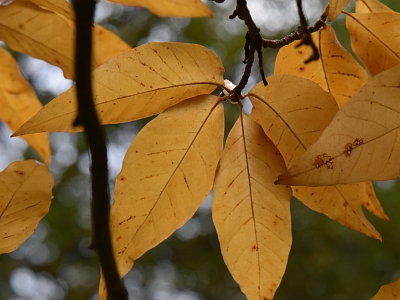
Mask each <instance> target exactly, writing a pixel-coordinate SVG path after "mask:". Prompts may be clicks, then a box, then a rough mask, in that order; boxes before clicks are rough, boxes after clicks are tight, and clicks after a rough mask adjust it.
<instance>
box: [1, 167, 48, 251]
mask: <svg viewBox="0 0 400 300" xmlns="http://www.w3.org/2000/svg"><path fill="white" fill-rule="evenodd" d="M52 187H53V176H52V175H51V173H50V172H49V170H48V169H47V167H46V166H44V165H42V164H38V163H37V162H36V161H34V160H26V161H17V162H14V163H12V164H10V165H9V166H8V167H7V168H6V169H5V170H4V171H3V172H1V173H0V190H1V194H0V253H7V252H11V251H13V250H15V249H16V248H18V246H19V245H20V244H21V243H22V242H23V241H25V240H26V239H27V238H28V237H29V236H30V235H31V234H32V233H33V231H34V230H35V228H36V227H37V225H38V223H39V221H40V220H41V219H42V218H43V217H44V216H45V215H46V214H47V213H48V211H49V207H50V203H51V199H52Z"/></svg>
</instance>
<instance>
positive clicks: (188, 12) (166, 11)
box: [111, 0, 212, 18]
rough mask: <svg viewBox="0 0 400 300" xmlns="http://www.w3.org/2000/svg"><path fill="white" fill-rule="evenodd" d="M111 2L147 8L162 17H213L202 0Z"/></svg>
mask: <svg viewBox="0 0 400 300" xmlns="http://www.w3.org/2000/svg"><path fill="white" fill-rule="evenodd" d="M111 2H114V3H118V4H123V5H129V6H141V7H145V8H147V9H148V10H150V11H151V12H152V13H154V14H156V15H158V16H160V17H181V18H182V17H189V18H193V17H212V13H211V10H210V9H209V8H208V7H207V6H206V5H205V4H204V3H202V2H201V1H200V0H157V1H153V0H111Z"/></svg>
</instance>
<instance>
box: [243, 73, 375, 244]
mask: <svg viewBox="0 0 400 300" xmlns="http://www.w3.org/2000/svg"><path fill="white" fill-rule="evenodd" d="M285 77H287V78H286V79H285V80H283V78H285ZM271 79H272V84H270V85H268V86H267V87H264V86H263V85H262V84H258V85H257V86H255V87H254V88H253V89H252V90H251V91H250V99H251V101H252V103H253V106H254V107H253V111H252V112H251V115H250V117H251V118H252V119H253V120H255V121H256V122H257V123H259V124H260V125H261V126H262V127H263V129H264V131H265V132H266V134H267V136H269V137H270V138H271V140H272V141H273V143H274V144H275V145H276V146H277V147H278V149H279V150H280V151H281V153H283V157H284V159H285V162H286V165H287V166H288V167H290V166H291V165H292V164H293V163H294V162H295V161H296V160H297V158H298V157H299V156H301V155H302V154H303V153H304V152H305V151H306V150H307V149H308V147H310V146H311V145H312V144H313V143H314V142H315V141H316V140H317V139H318V138H319V136H320V135H321V134H322V132H323V130H324V129H325V128H326V126H328V124H329V122H330V121H331V120H332V118H333V116H334V115H335V113H336V112H337V106H336V105H335V100H334V99H333V97H332V95H330V94H329V93H326V92H324V91H322V90H321V88H320V87H319V86H318V85H316V84H315V83H312V82H311V81H307V80H305V79H301V78H299V77H294V76H289V75H275V76H273V77H270V78H269V79H268V80H269V81H270V80H271ZM280 83H281V84H285V87H286V89H285V92H284V93H282V89H281V88H280V86H279V84H280ZM305 87H307V89H305V90H302V88H305ZM253 93H254V94H256V95H257V97H253V96H251V95H252V94H253ZM305 120H307V121H306V122H305ZM304 123H306V124H307V126H306V125H305V124H304ZM306 133H313V134H306ZM292 189H293V193H294V196H295V197H296V198H297V199H299V200H300V201H302V202H303V203H304V204H305V205H307V206H308V207H309V208H311V209H313V210H315V211H318V212H321V213H323V214H325V215H327V216H328V217H329V218H331V219H333V220H335V221H337V222H339V223H341V224H343V225H344V226H347V227H350V228H352V229H354V230H357V231H360V232H362V233H364V234H366V235H368V236H371V237H374V238H377V239H380V235H379V233H378V232H377V231H376V230H375V229H374V228H373V226H372V225H371V224H370V223H369V222H368V220H367V219H366V218H365V216H364V214H363V212H362V205H363V203H364V202H367V201H373V200H370V198H369V196H368V194H367V192H366V186H365V184H364V183H362V184H353V185H351V186H344V185H343V186H329V187H319V188H315V187H298V186H294V187H292ZM376 202H378V200H377V199H375V200H374V203H376ZM378 203H379V202H378Z"/></svg>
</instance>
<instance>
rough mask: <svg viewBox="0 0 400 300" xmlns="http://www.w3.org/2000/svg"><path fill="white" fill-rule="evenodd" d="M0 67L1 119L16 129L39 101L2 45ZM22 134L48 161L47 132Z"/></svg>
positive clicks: (45, 160) (49, 154)
mask: <svg viewBox="0 0 400 300" xmlns="http://www.w3.org/2000/svg"><path fill="white" fill-rule="evenodd" d="M0 70H1V72H0V121H3V122H5V123H6V124H7V125H8V126H9V127H10V129H11V130H12V131H15V130H17V129H18V128H19V127H20V126H21V125H22V124H23V123H25V122H26V121H27V120H29V119H30V118H31V117H32V116H33V115H34V114H35V113H37V112H38V111H39V110H40V108H41V107H42V104H41V103H40V101H39V99H38V98H37V97H36V94H35V92H34V91H33V89H32V88H31V86H30V85H29V83H28V81H27V80H26V79H25V78H24V77H23V76H22V75H21V73H20V71H19V68H18V63H17V61H16V60H15V59H14V57H13V56H12V55H11V54H10V53H9V52H8V51H7V50H5V49H4V48H1V47H0ZM23 138H24V140H26V142H27V143H28V144H29V145H30V146H31V147H32V148H33V149H34V150H35V151H36V152H37V153H38V154H39V156H40V157H41V158H42V159H43V161H44V162H45V163H46V164H47V165H49V164H50V158H51V152H50V143H49V134H48V133H37V134H31V135H27V136H24V137H23Z"/></svg>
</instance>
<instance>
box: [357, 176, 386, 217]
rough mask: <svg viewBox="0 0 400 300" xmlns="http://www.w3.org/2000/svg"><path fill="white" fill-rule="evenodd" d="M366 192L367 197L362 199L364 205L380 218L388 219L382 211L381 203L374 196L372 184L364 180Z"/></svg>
mask: <svg viewBox="0 0 400 300" xmlns="http://www.w3.org/2000/svg"><path fill="white" fill-rule="evenodd" d="M365 188H366V193H367V195H368V199H365V200H364V203H363V204H364V206H365V207H366V208H367V209H368V210H369V211H370V212H371V213H373V214H374V215H375V216H377V217H378V218H381V219H382V220H385V221H389V217H388V216H387V215H386V214H385V212H384V211H383V208H382V206H381V203H380V202H379V200H378V198H377V197H376V194H375V190H374V187H373V186H372V182H371V181H367V182H365Z"/></svg>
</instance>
